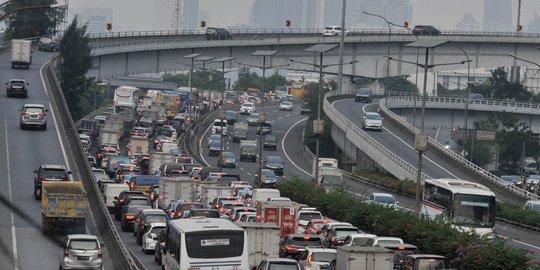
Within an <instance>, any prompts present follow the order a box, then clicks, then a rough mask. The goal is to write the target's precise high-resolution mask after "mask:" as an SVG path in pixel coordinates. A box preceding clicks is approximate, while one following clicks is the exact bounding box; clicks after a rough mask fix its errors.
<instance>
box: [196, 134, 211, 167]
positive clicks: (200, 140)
mask: <svg viewBox="0 0 540 270" xmlns="http://www.w3.org/2000/svg"><path fill="white" fill-rule="evenodd" d="M211 128H212V125H210V126H208V128H207V129H206V131H205V132H204V133H203V135H202V136H201V138H200V139H199V154H200V155H201V158H202V160H203V161H204V163H206V166H209V164H210V163H208V161H206V159H205V158H204V154H203V150H202V140H203V139H204V138H205V137H206V133H208V131H210V129H211Z"/></svg>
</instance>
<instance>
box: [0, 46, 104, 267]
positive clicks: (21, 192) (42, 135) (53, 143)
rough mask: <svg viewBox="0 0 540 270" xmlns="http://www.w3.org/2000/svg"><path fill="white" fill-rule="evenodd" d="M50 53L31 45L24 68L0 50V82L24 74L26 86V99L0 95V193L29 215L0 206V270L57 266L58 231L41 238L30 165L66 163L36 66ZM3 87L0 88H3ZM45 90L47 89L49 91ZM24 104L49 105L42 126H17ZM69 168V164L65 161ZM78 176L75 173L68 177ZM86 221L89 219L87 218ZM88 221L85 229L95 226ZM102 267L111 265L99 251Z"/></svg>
mask: <svg viewBox="0 0 540 270" xmlns="http://www.w3.org/2000/svg"><path fill="white" fill-rule="evenodd" d="M51 57H52V54H51V53H44V52H38V51H37V50H34V54H33V57H32V64H31V65H30V69H29V70H24V69H12V68H11V63H10V51H9V50H7V49H6V50H0V70H1V71H2V72H1V73H0V82H2V85H3V83H4V82H7V81H8V80H9V79H13V78H17V79H24V80H26V82H28V83H29V84H30V85H29V86H28V88H29V93H28V98H7V97H6V96H5V90H2V92H1V93H2V94H1V95H0V123H1V125H0V126H1V128H0V131H1V132H0V173H1V174H2V175H3V176H4V177H2V179H1V180H0V195H1V196H3V197H4V198H6V199H7V200H11V201H13V202H14V205H15V206H16V207H18V208H19V209H22V210H23V212H24V214H26V215H28V216H29V217H30V220H31V221H30V222H27V221H25V220H24V219H23V218H22V217H20V216H18V215H17V213H14V212H13V211H11V210H10V209H9V208H7V207H5V206H4V205H0V216H1V217H2V218H1V219H0V250H1V251H2V252H0V262H1V263H2V266H0V268H2V269H58V266H59V258H60V255H61V253H62V250H61V248H60V247H59V245H58V243H59V242H60V241H61V240H62V238H63V236H62V235H55V236H53V237H51V238H47V237H45V236H44V235H43V233H42V231H41V201H36V200H35V199H34V196H33V179H34V173H33V170H34V169H36V168H37V167H38V166H39V165H40V164H42V163H49V164H66V161H65V159H66V155H65V154H63V150H62V147H61V145H60V139H59V138H60V137H59V136H60V134H61V133H62V131H59V130H57V127H56V125H55V120H54V117H55V115H54V114H55V110H54V107H53V108H51V103H50V102H49V98H51V97H50V96H49V95H48V93H47V91H46V89H45V88H44V86H43V83H42V80H41V77H40V68H41V66H42V65H43V64H44V63H45V62H46V61H47V60H48V59H50V58H51ZM4 89H5V88H4ZM49 93H50V92H49ZM25 103H39V104H44V105H45V107H46V108H48V109H49V112H48V114H47V117H48V127H47V130H46V131H42V130H21V129H19V115H20V112H19V111H18V110H19V109H20V107H22V105H23V104H25ZM66 165H68V167H69V164H66ZM76 177H78V176H77V175H76V174H75V175H74V178H76ZM87 221H90V217H89V218H88V220H87ZM87 223H88V226H87V227H88V229H89V230H90V233H93V234H96V233H97V232H96V230H95V226H93V223H92V222H87ZM104 259H105V261H106V264H105V268H109V269H111V268H112V264H111V263H110V260H109V256H108V253H107V252H105V254H104Z"/></svg>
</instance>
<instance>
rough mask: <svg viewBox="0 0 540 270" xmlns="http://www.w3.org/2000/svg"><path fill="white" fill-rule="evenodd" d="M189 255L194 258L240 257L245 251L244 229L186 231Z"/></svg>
mask: <svg viewBox="0 0 540 270" xmlns="http://www.w3.org/2000/svg"><path fill="white" fill-rule="evenodd" d="M185 241H186V242H185V244H186V250H187V255H188V257H189V258H193V259H218V258H230V257H239V256H241V255H242V254H243V252H244V232H243V231H226V230H216V231H207V230H205V231H198V232H190V233H186V236H185Z"/></svg>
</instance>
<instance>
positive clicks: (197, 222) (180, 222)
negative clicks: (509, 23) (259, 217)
mask: <svg viewBox="0 0 540 270" xmlns="http://www.w3.org/2000/svg"><path fill="white" fill-rule="evenodd" d="M169 225H170V226H174V227H176V228H178V229H179V230H180V231H182V232H185V233H189V232H194V231H213V230H239V231H242V230H243V229H242V228H240V227H239V226H238V225H236V224H234V223H233V222H232V221H230V220H228V219H224V218H206V217H192V218H185V219H175V220H170V221H169Z"/></svg>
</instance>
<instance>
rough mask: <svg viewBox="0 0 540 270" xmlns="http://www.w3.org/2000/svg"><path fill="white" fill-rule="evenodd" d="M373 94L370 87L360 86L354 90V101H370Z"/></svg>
mask: <svg viewBox="0 0 540 270" xmlns="http://www.w3.org/2000/svg"><path fill="white" fill-rule="evenodd" d="M372 100H373V96H372V94H371V89H369V88H360V89H358V90H356V93H355V94H354V102H360V101H364V102H366V103H371V101H372Z"/></svg>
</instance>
